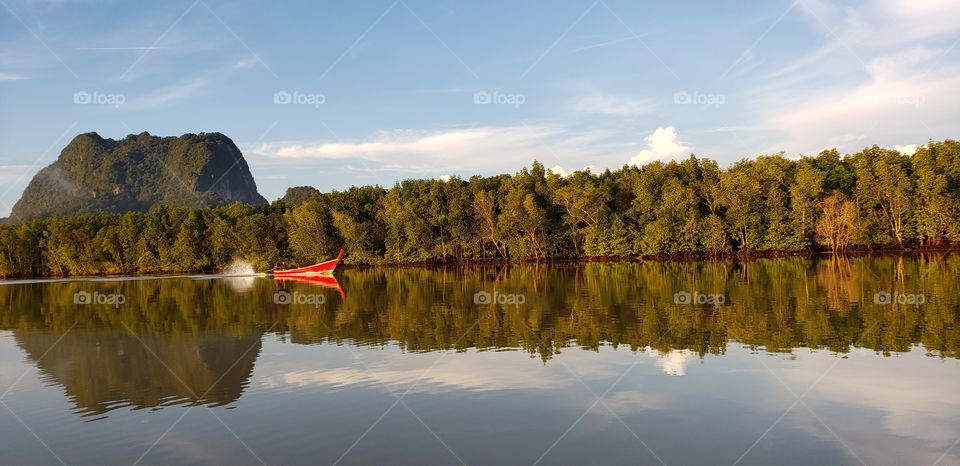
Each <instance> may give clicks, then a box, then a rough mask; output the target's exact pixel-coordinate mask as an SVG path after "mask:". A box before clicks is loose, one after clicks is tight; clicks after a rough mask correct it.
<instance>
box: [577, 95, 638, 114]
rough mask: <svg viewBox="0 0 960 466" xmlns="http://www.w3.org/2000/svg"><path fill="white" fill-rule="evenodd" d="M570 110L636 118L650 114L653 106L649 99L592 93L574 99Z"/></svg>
mask: <svg viewBox="0 0 960 466" xmlns="http://www.w3.org/2000/svg"><path fill="white" fill-rule="evenodd" d="M570 109H571V110H573V111H574V112H577V113H586V114H594V115H611V116H638V115H645V114H648V113H650V112H652V111H653V110H654V105H653V102H652V101H651V100H650V99H640V98H635V97H629V96H622V95H614V94H606V93H602V92H592V93H590V94H587V95H584V96H581V97H578V98H577V99H574V100H573V101H572V102H571V103H570Z"/></svg>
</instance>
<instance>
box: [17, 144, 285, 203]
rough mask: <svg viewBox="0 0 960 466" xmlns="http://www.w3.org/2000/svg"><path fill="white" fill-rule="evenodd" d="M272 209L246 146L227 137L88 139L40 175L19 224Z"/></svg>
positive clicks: (67, 149) (24, 199) (23, 199)
mask: <svg viewBox="0 0 960 466" xmlns="http://www.w3.org/2000/svg"><path fill="white" fill-rule="evenodd" d="M234 201H240V202H245V203H250V204H266V203H267V200H266V199H264V198H263V196H261V195H260V194H259V193H258V192H257V184H256V183H255V182H254V180H253V175H251V174H250V168H249V167H248V166H247V162H246V161H245V160H244V159H243V154H241V153H240V149H238V148H237V146H236V145H235V144H234V143H233V141H231V140H230V138H228V137H226V136H224V135H223V134H220V133H200V134H184V135H183V136H180V137H173V136H170V137H162V138H161V137H157V136H151V135H150V134H148V133H146V132H144V133H140V134H138V135H132V134H131V135H129V136H127V137H125V138H123V139H122V140H119V141H117V140H114V139H104V138H102V137H100V135H99V134H97V133H85V134H80V135H78V136H77V137H75V138H73V140H72V141H70V144H67V147H65V148H64V149H63V151H62V152H60V157H58V158H57V160H56V161H55V162H54V163H52V164H50V165H49V166H47V167H45V168H44V169H42V170H40V172H38V173H37V174H36V176H34V177H33V179H32V180H31V181H30V184H29V185H27V189H26V190H24V192H23V196H22V197H21V198H20V200H19V201H17V203H16V204H15V205H14V206H13V212H12V214H11V216H10V218H11V219H12V220H23V219H28V218H38V217H48V216H55V215H74V214H80V213H89V212H126V211H130V210H149V209H150V208H151V207H153V206H154V205H157V204H165V205H168V206H183V207H194V208H196V207H204V206H209V207H213V206H218V205H223V204H229V203H231V202H234Z"/></svg>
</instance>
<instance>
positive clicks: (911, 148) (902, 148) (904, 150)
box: [893, 144, 917, 155]
mask: <svg viewBox="0 0 960 466" xmlns="http://www.w3.org/2000/svg"><path fill="white" fill-rule="evenodd" d="M893 150H895V151H897V152H900V153H901V154H903V155H913V153H914V152H916V151H917V145H916V144H904V145H900V144H897V145H895V146H893Z"/></svg>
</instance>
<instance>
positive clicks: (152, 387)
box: [0, 255, 960, 415]
mask: <svg viewBox="0 0 960 466" xmlns="http://www.w3.org/2000/svg"><path fill="white" fill-rule="evenodd" d="M958 269H960V256H957V255H947V256H943V255H933V256H919V257H910V258H904V257H869V258H850V259H840V260H831V259H824V260H810V259H803V258H785V259H776V260H757V261H751V262H736V261H726V262H705V263H652V262H650V263H648V262H644V263H615V264H560V265H539V266H537V265H529V266H527V265H524V266H514V267H509V268H504V267H489V268H482V267H481V268H470V269H432V270H431V269H419V268H402V269H366V270H345V271H344V272H343V273H342V274H341V275H339V276H338V278H339V282H340V285H342V287H343V290H345V296H341V293H340V290H339V289H332V288H328V287H323V286H318V285H316V284H311V283H299V282H288V283H283V284H280V283H277V282H274V281H273V280H269V279H262V278H258V279H256V280H253V281H252V282H246V283H243V286H237V284H236V283H233V282H230V281H227V280H216V279H189V278H173V279H166V280H134V281H89V282H55V283H20V284H6V285H2V286H0V303H3V307H2V309H0V330H7V331H12V333H13V335H14V337H15V341H16V342H17V344H18V345H19V346H20V348H21V349H22V350H23V351H24V352H25V353H26V354H27V356H28V357H29V358H30V360H31V361H33V362H34V363H35V364H36V365H37V366H38V368H39V369H40V371H41V372H42V373H43V374H44V377H46V378H47V380H49V381H50V382H52V383H56V384H59V385H61V386H63V387H64V390H65V391H66V393H67V395H68V396H69V397H71V398H72V400H73V402H74V403H75V404H76V406H77V409H78V410H79V411H80V412H81V413H83V414H86V415H99V414H102V413H104V412H106V411H108V410H110V409H114V408H116V407H119V406H132V407H134V408H152V407H157V406H163V405H167V404H175V403H201V404H208V405H222V404H228V403H230V402H232V401H234V400H236V399H237V398H238V397H240V395H241V394H242V392H243V390H244V388H245V387H246V385H247V383H248V380H249V378H250V376H251V374H252V372H253V367H254V362H255V360H256V358H257V356H258V354H259V351H260V341H261V338H262V337H263V335H264V334H265V333H266V334H275V335H277V336H278V337H280V338H283V339H287V340H289V341H292V342H293V343H300V344H317V343H324V342H337V343H341V342H343V343H348V344H354V345H361V346H365V345H373V346H379V345H386V344H397V345H399V346H400V347H401V348H403V349H404V350H407V351H411V352H422V351H433V350H447V349H456V350H465V349H468V348H477V349H520V350H523V351H526V352H528V353H530V354H531V355H533V356H536V357H539V358H541V359H542V360H543V361H544V362H545V363H549V360H550V359H551V358H552V357H553V355H554V354H556V353H558V352H559V351H562V350H564V348H569V347H571V346H579V347H581V348H584V349H588V350H595V349H597V348H599V347H600V346H601V345H609V346H614V347H617V346H621V345H623V346H627V347H629V348H630V349H631V350H646V349H648V348H649V349H650V352H651V355H655V356H656V357H659V358H662V359H663V362H662V364H663V368H664V371H665V372H667V373H670V374H673V375H683V373H684V367H685V365H686V364H687V363H689V361H688V360H690V359H693V360H695V358H697V357H698V356H703V355H705V354H708V353H710V354H722V353H723V352H724V351H725V350H726V348H727V344H728V342H731V341H733V342H738V343H740V344H743V345H747V346H750V347H753V348H763V349H765V350H766V351H771V352H783V353H789V352H790V351H792V350H793V349H795V348H816V349H827V350H829V351H834V352H840V353H844V352H847V351H849V350H850V349H851V348H852V347H862V348H868V349H871V350H874V351H876V352H878V353H880V354H884V355H886V354H890V353H895V352H903V351H908V350H909V349H910V348H911V347H912V346H914V345H917V344H922V345H923V346H924V348H925V349H926V351H927V352H928V354H929V355H931V356H936V357H947V358H955V357H956V356H957V355H956V353H955V352H954V351H951V350H950V349H949V348H958V347H960V327H958V325H957V319H958V317H960V305H958V298H957V297H958V291H960V290H958V288H960V283H958V281H957V280H956V278H955V277H957V276H958V275H960V273H958V272H960V270H958ZM281 286H282V287H283V289H284V290H285V291H286V292H288V293H290V294H291V295H292V296H296V294H298V293H299V294H301V295H302V294H310V295H314V296H322V297H323V298H322V304H317V302H318V301H317V300H316V299H315V300H313V301H310V303H311V304H306V303H298V302H297V301H296V300H294V301H293V303H292V304H283V303H280V304H278V303H277V302H276V293H277V292H278V290H280V289H281V288H280V287H281ZM481 291H485V292H488V293H494V292H496V293H498V294H501V295H506V294H522V295H523V296H524V299H523V302H522V303H519V304H517V303H512V304H497V303H492V304H480V305H478V304H475V302H474V299H475V293H478V292H481ZM880 291H888V292H891V293H896V292H899V293H915V294H916V293H922V294H924V296H925V298H926V301H925V302H924V303H923V304H922V305H904V304H899V303H893V304H883V303H877V302H875V299H874V295H875V294H876V293H878V292H880ZM78 292H86V293H100V294H112V293H121V294H123V295H124V296H125V298H126V299H125V301H124V303H123V304H122V305H120V306H116V307H115V306H109V305H98V304H90V305H78V304H75V303H74V296H75V294H76V293H78ZM678 292H689V293H700V294H720V295H723V296H724V305H722V306H714V305H708V304H693V305H678V304H676V303H675V301H674V299H675V298H674V295H675V293H678ZM58 340H60V341H59V343H57V341H58ZM55 343H56V344H55ZM161 361H162V362H161ZM321 375H322V374H321ZM321 375H316V376H318V377H319V376H321Z"/></svg>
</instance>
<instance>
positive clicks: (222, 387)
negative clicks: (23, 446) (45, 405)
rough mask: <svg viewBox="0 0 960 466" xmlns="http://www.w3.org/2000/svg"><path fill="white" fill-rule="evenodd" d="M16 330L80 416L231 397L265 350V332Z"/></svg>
mask: <svg viewBox="0 0 960 466" xmlns="http://www.w3.org/2000/svg"><path fill="white" fill-rule="evenodd" d="M14 336H15V339H16V342H17V344H18V345H19V346H20V348H22V349H23V350H24V351H25V352H26V353H27V355H28V356H29V357H30V359H31V360H33V361H36V364H37V366H38V368H39V369H40V371H41V373H42V374H43V375H44V378H45V379H47V380H48V381H51V382H55V383H57V384H60V385H62V386H63V387H64V389H65V391H66V394H67V396H68V397H69V398H70V399H71V400H73V402H74V403H75V404H76V405H77V407H78V411H79V413H80V414H82V415H97V414H102V413H105V412H107V411H109V410H110V409H114V408H117V407H120V406H123V405H130V406H133V407H135V408H150V407H156V406H161V405H170V404H179V403H204V404H209V405H212V406H217V405H224V404H227V403H230V402H232V401H234V400H236V399H237V398H239V397H240V393H241V392H242V391H243V387H245V386H246V382H247V380H248V379H249V377H250V374H252V373H253V363H254V361H255V360H256V358H257V354H258V353H259V350H260V336H259V335H248V336H243V337H239V336H233V335H186V334H182V335H176V334H175V335H164V336H159V335H148V336H143V337H140V340H138V339H137V337H134V336H133V335H131V334H129V333H118V332H116V331H95V332H94V331H89V330H75V331H71V332H69V333H67V334H62V335H55V334H49V333H37V332H20V331H15V332H14ZM58 339H59V340H60V341H59V343H57V340H58ZM161 361H163V362H161ZM165 366H166V367H165Z"/></svg>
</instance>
